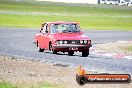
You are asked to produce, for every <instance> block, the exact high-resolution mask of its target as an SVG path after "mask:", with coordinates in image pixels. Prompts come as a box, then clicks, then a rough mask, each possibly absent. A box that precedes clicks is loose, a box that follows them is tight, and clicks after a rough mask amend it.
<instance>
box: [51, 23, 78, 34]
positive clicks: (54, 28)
mask: <svg viewBox="0 0 132 88" xmlns="http://www.w3.org/2000/svg"><path fill="white" fill-rule="evenodd" d="M79 31H80V27H79V25H78V24H52V25H51V33H67V32H71V33H73V32H74V33H75V32H79Z"/></svg>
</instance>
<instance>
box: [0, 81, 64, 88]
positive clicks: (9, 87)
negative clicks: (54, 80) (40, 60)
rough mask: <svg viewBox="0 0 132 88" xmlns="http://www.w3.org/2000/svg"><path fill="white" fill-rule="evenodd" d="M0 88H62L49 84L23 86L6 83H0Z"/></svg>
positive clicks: (61, 87)
mask: <svg viewBox="0 0 132 88" xmlns="http://www.w3.org/2000/svg"><path fill="white" fill-rule="evenodd" d="M0 88H63V86H61V85H57V84H50V83H47V82H45V83H38V84H32V85H23V84H16V85H15V84H11V83H8V82H0Z"/></svg>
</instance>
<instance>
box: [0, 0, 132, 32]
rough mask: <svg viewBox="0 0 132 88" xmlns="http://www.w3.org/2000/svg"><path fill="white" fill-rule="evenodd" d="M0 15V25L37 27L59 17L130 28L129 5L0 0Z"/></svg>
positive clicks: (131, 11)
mask: <svg viewBox="0 0 132 88" xmlns="http://www.w3.org/2000/svg"><path fill="white" fill-rule="evenodd" d="M0 19H1V20H0V27H18V28H20V27H22V28H38V27H40V25H41V23H42V22H44V21H60V20H62V21H78V22H80V24H81V27H82V28H85V29H97V30H102V29H103V30H132V28H131V26H132V24H131V23H132V7H126V6H120V7H119V6H106V5H85V4H65V3H51V2H36V1H34V0H30V1H29V0H27V1H24V0H21V1H20V2H16V1H15V0H12V1H8V0H0Z"/></svg>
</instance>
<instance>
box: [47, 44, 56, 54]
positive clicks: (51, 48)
mask: <svg viewBox="0 0 132 88" xmlns="http://www.w3.org/2000/svg"><path fill="white" fill-rule="evenodd" d="M49 50H50V51H52V52H53V54H57V51H55V50H54V49H53V47H52V44H50V49H49Z"/></svg>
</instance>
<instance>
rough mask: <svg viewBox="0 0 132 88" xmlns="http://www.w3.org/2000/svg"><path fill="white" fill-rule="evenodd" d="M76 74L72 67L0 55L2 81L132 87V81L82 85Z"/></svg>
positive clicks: (69, 86) (66, 86)
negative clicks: (127, 82)
mask: <svg viewBox="0 0 132 88" xmlns="http://www.w3.org/2000/svg"><path fill="white" fill-rule="evenodd" d="M87 73H95V72H87ZM75 75H76V70H75V69H73V68H70V67H61V66H56V65H53V64H50V63H44V62H41V61H35V60H31V59H30V60H27V59H24V58H16V57H11V56H5V55H0V81H6V82H10V83H13V84H16V85H32V84H37V83H39V82H48V83H52V84H58V85H60V86H58V88H62V87H64V88H132V83H130V84H85V85H83V86H80V85H78V84H77V83H76V80H75ZM18 88H19V87H18ZM26 88H28V87H26ZM30 88H31V87H30ZM32 88H36V87H32Z"/></svg>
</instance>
